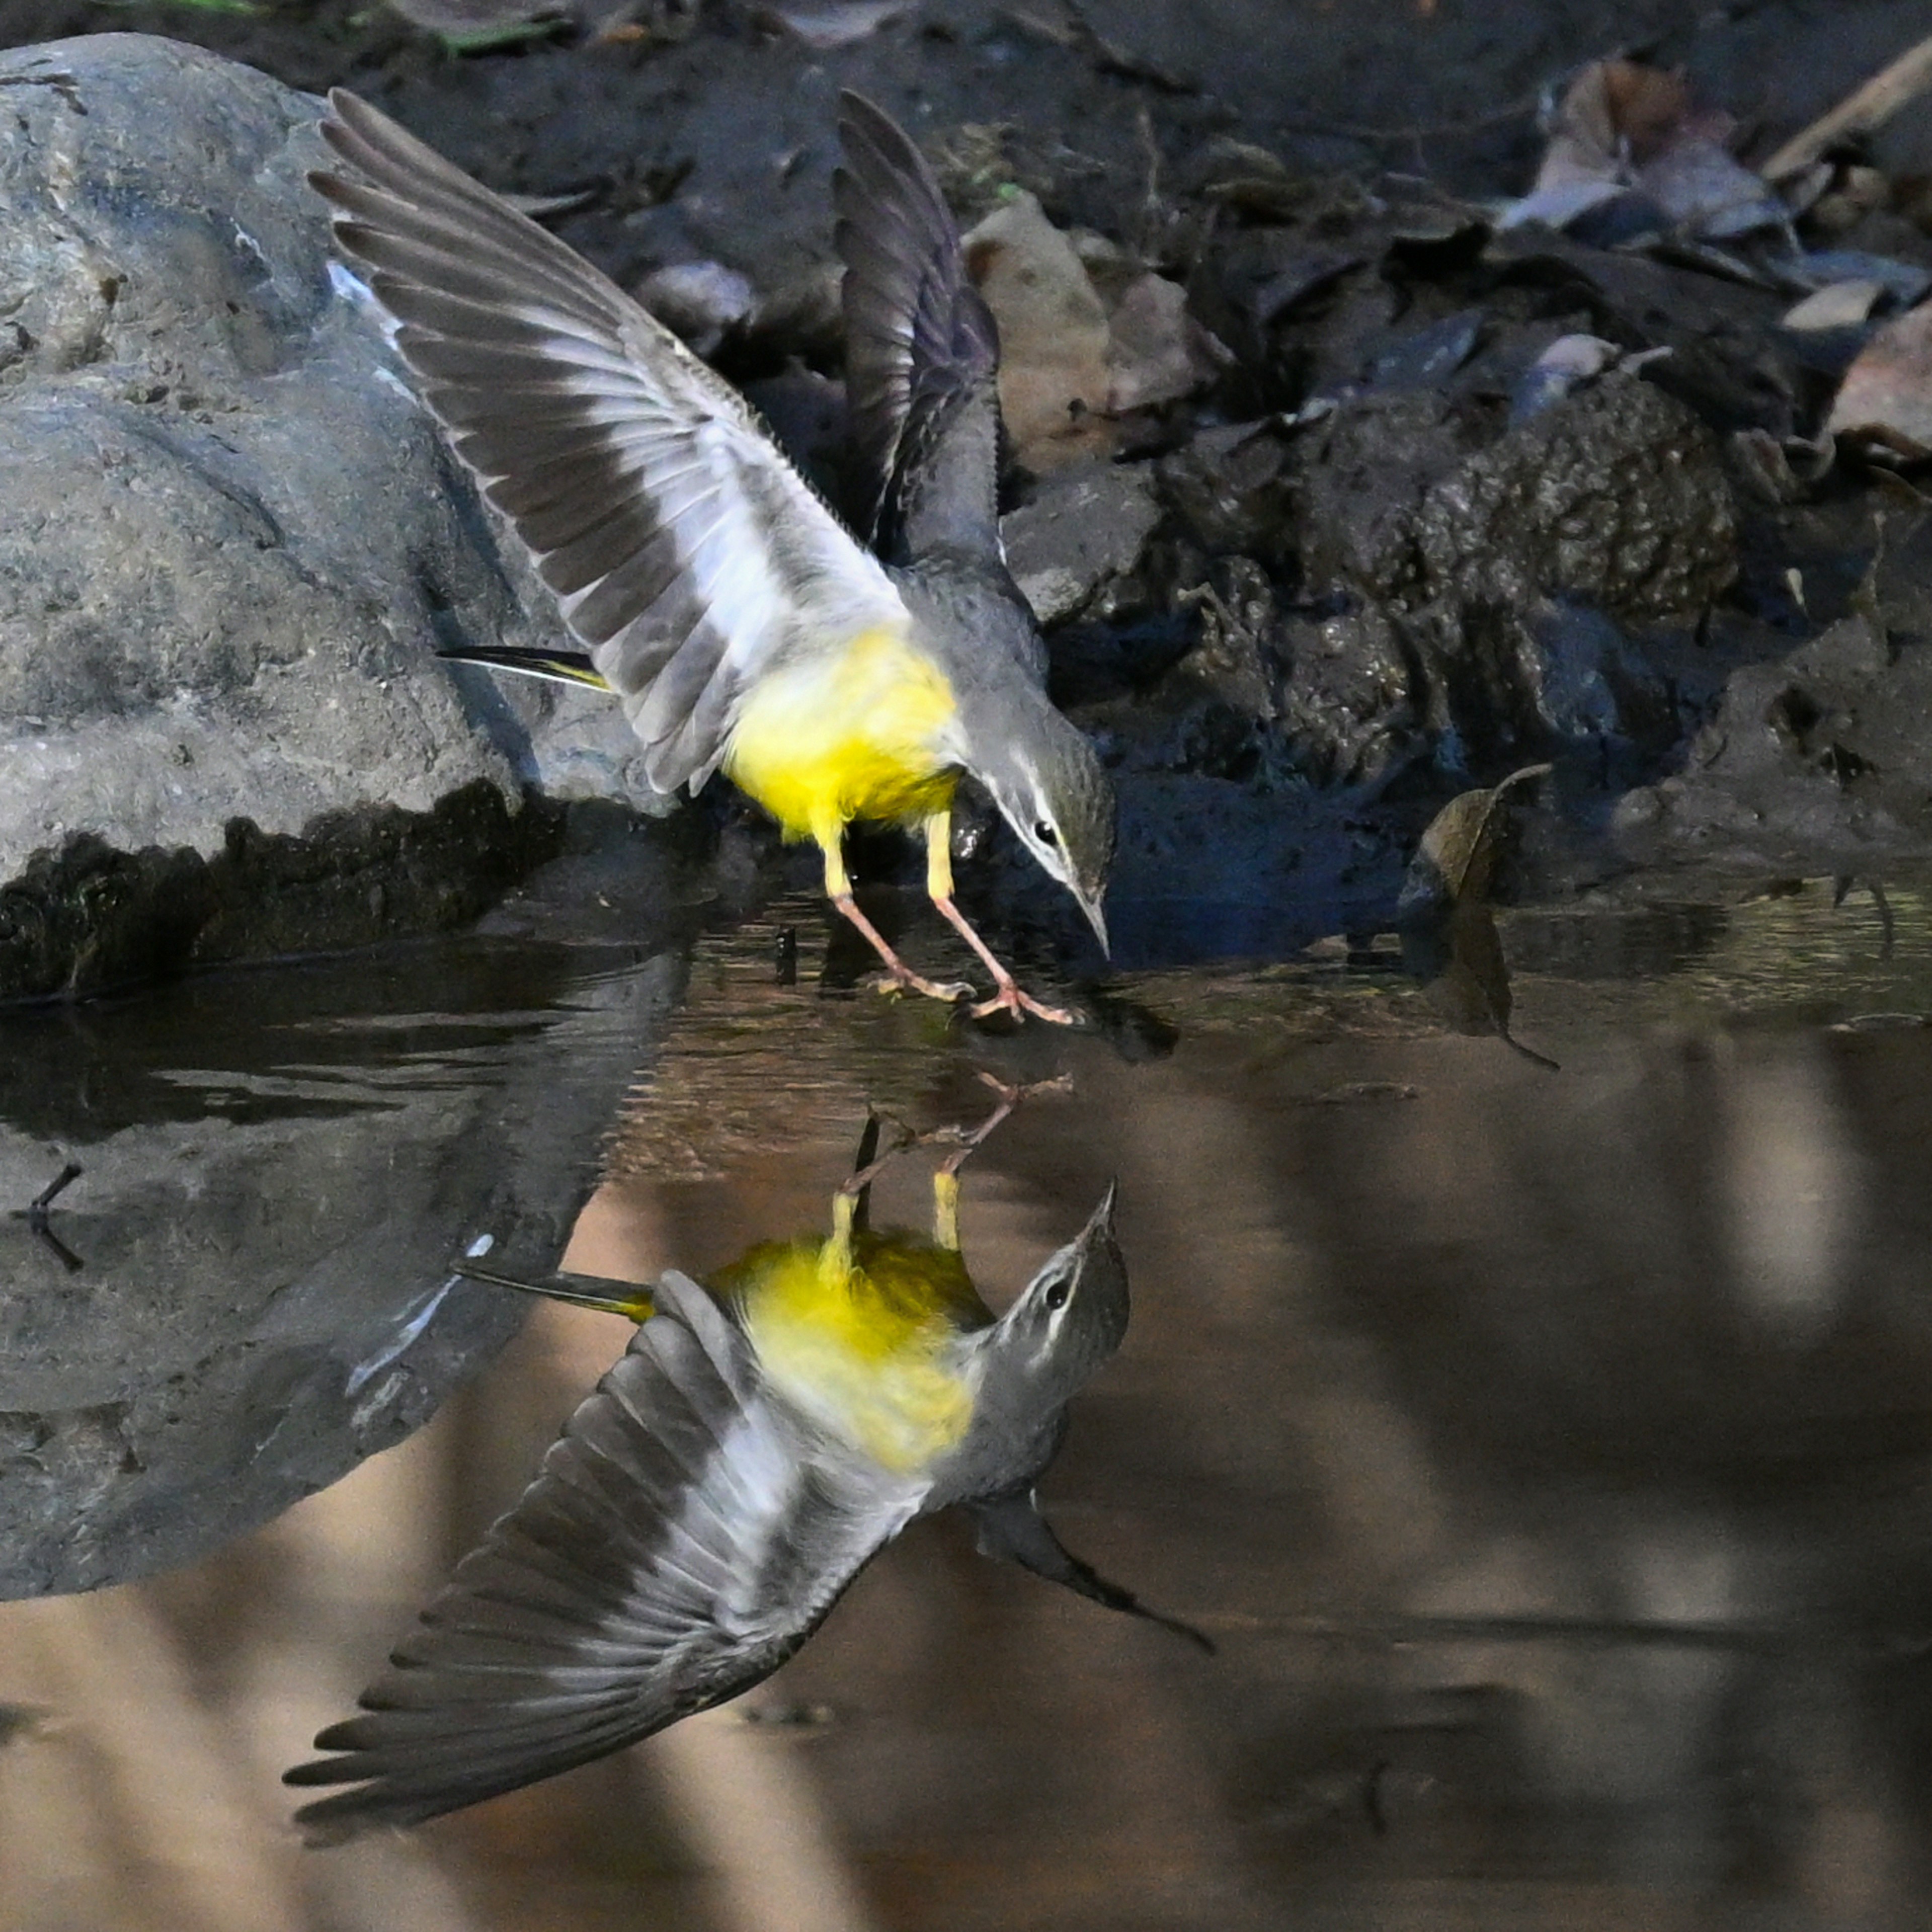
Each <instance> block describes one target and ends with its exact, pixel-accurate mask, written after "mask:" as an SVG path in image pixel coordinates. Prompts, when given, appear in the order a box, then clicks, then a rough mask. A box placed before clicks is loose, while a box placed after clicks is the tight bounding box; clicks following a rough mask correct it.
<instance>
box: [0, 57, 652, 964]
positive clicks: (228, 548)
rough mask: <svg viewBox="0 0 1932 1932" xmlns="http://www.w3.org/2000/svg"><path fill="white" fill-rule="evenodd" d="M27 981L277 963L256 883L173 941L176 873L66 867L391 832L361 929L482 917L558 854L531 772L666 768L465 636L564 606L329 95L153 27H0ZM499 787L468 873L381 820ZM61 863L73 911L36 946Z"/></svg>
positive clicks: (7, 502)
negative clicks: (530, 866) (404, 298)
mask: <svg viewBox="0 0 1932 1932" xmlns="http://www.w3.org/2000/svg"><path fill="white" fill-rule="evenodd" d="M0 86H4V89H5V94H4V98H5V102H6V104H7V113H6V115H5V117H4V118H0V203H4V205H5V207H6V208H7V221H6V222H5V224H4V226H0V317H4V318H5V321H4V322H3V323H0V471H4V473H5V475H6V477H7V489H6V491H5V493H4V496H0V998H5V997H8V996H16V995H23V994H26V995H37V994H45V993H48V992H58V991H63V990H65V991H70V992H75V991H86V990H89V989H91V988H92V987H93V986H96V985H98V984H101V983H104V977H105V976H104V973H103V971H102V970H101V967H102V962H103V960H104V959H106V958H108V957H110V956H111V957H113V959H117V960H118V961H119V962H121V965H123V966H124V967H126V968H130V969H131V970H135V971H139V970H140V969H141V968H142V966H143V965H150V964H156V963H160V962H166V963H170V964H180V963H184V962H191V961H196V960H208V959H227V958H234V957H237V956H245V955H246V954H247V953H248V951H249V950H250V949H251V947H254V946H257V944H260V942H261V941H262V940H263V937H264V935H263V932H261V930H260V926H259V922H251V921H250V920H248V919H245V918H242V919H236V918H234V917H232V916H231V917H229V918H228V919H226V920H225V921H218V920H217V919H216V918H215V913H216V911H217V910H219V909H220V907H222V906H223V905H224V904H225V905H226V907H227V908H228V910H229V912H230V913H233V910H235V907H236V904H237V902H238V898H240V897H245V896H246V894H245V891H244V889H243V885H242V880H240V878H239V876H231V877H229V879H228V880H227V882H226V883H227V890H226V897H225V898H224V897H223V892H219V891H217V892H211V893H203V894H202V895H201V897H202V902H203V903H204V904H205V905H206V907H207V908H208V918H207V919H205V920H204V921H203V922H202V924H201V925H200V926H194V924H193V920H192V919H189V918H187V911H188V910H189V908H188V905H187V901H186V900H185V899H184V898H182V897H181V895H179V894H178V893H177V894H175V895H174V897H173V898H172V911H173V914H174V926H175V930H174V932H173V933H172V937H171V938H169V940H168V941H167V943H166V944H149V943H148V942H149V941H151V940H153V939H154V933H153V932H152V930H151V926H150V925H149V924H148V923H146V922H145V921H146V919H147V914H146V913H145V912H144V911H143V910H142V907H141V905H140V904H137V903H136V901H139V900H140V898H141V895H138V894H136V895H132V896H131V897H130V895H121V898H119V900H118V901H117V902H116V917H118V920H119V923H118V925H117V924H115V923H114V922H113V921H112V920H110V923H109V925H108V926H107V927H103V926H101V924H100V923H99V922H98V920H97V919H95V918H94V916H93V915H92V911H91V910H90V902H89V901H88V900H87V899H86V895H77V893H75V892H63V889H62V886H60V884H59V883H58V882H60V881H62V880H71V878H73V877H80V876H85V877H94V876H97V875H98V869H99V867H98V860H99V859H100V858H101V855H102V854H103V853H105V854H107V855H118V856H121V857H123V858H127V857H131V856H133V855H142V856H141V858H140V863H141V865H145V867H146V868H148V871H151V872H157V873H158V874H169V873H170V871H171V870H172V871H173V872H175V873H178V872H180V871H181V868H183V867H184V866H185V867H186V868H187V872H188V873H190V874H191V873H192V872H193V869H194V868H193V862H196V861H199V862H200V863H201V864H202V865H214V866H217V867H219V866H220V865H222V864H223V862H224V857H225V855H231V853H232V848H233V844H234V843H235V838H236V832H235V831H234V828H235V827H236V825H237V823H238V822H239V823H245V826H247V827H250V828H252V830H253V833H258V834H260V835H266V836H267V837H269V838H287V839H296V840H299V841H304V843H305V844H308V845H312V846H314V847H317V849H318V850H338V849H341V848H343V847H356V846H358V845H360V847H362V856H361V859H359V861H358V862H351V863H349V864H347V865H344V866H343V867H342V868H341V874H342V879H343V886H342V889H341V891H340V892H338V893H336V894H335V895H334V898H333V899H332V901H330V903H329V907H328V911H329V928H330V932H329V937H330V938H331V939H332V940H339V939H342V938H352V939H353V938H375V937H380V936H383V935H387V934H390V933H393V932H397V931H398V930H402V929H406V928H407V926H409V925H410V923H411V922H413V921H419V920H420V921H423V922H427V923H428V924H430V925H431V926H434V925H436V924H439V923H445V922H448V920H449V919H450V918H451V917H452V916H468V914H469V913H472V912H473V911H474V910H475V909H476V907H477V905H478V903H480V902H482V901H487V898H488V896H489V895H490V893H491V892H493V891H494V890H495V889H499V887H500V884H501V883H502V875H503V874H505V872H506V871H507V872H508V873H511V874H514V871H517V869H519V868H521V867H522V866H523V865H526V864H527V863H528V862H529V861H530V859H532V858H533V857H535V856H541V851H542V850H544V849H545V844H544V840H543V839H542V838H540V837H539V838H535V840H534V841H533V840H532V827H531V826H529V825H526V824H521V823H519V821H520V820H523V818H525V817H526V815H527V814H526V813H525V811H524V795H525V789H526V787H529V786H532V785H535V784H547V785H549V786H550V787H552V788H553V789H554V790H556V791H558V792H559V793H564V794H566V795H568V794H571V793H577V794H582V793H595V794H599V795H604V796H613V795H614V796H633V795H634V793H635V791H636V789H637V787H636V783H635V774H634V766H633V762H632V761H633V754H634V747H633V746H632V745H630V744H629V743H628V742H627V741H628V739H629V733H628V730H625V728H624V727H623V724H622V719H621V718H620V717H619V716H618V715H617V714H616V710H615V707H613V706H601V705H598V704H597V703H595V702H594V701H592V700H586V699H583V698H574V699H571V700H567V704H566V706H562V707H560V706H559V705H558V704H557V703H556V702H555V701H554V700H552V699H551V698H550V697H548V696H547V695H545V694H544V693H543V692H542V691H541V690H540V689H539V688H535V687H532V688H531V689H529V691H514V692H513V691H499V690H498V689H497V688H496V685H495V684H494V683H493V681H492V680H490V679H489V678H488V677H487V676H486V675H484V674H482V673H475V672H472V671H463V672H462V673H452V669H451V667H449V666H447V665H446V664H443V663H440V662H439V661H437V657H436V655H435V652H436V651H437V647H438V646H439V645H441V644H449V643H461V642H490V643H511V644H527V645H535V646H543V645H546V644H554V643H556V642H558V641H559V640H560V634H559V629H558V627H557V625H556V619H555V616H554V614H553V609H552V607H550V604H548V601H547V598H546V597H545V595H544V593H543V592H542V591H541V588H540V587H539V586H537V585H535V583H534V581H533V580H532V578H531V577H530V576H529V574H528V573H527V571H526V570H525V568H523V565H522V563H521V560H520V559H519V558H518V557H517V556H516V555H515V554H514V551H513V550H512V549H511V547H509V546H508V545H506V544H504V543H503V542H502V541H499V537H498V535H497V533H496V530H495V529H494V527H493V525H492V523H491V522H490V520H489V519H488V517H487V515H486V514H485V513H484V511H483V510H482V508H481V505H480V504H479V502H478V499H477V498H476V497H475V495H474V493H472V491H471V490H470V488H469V485H468V484H467V482H466V481H465V480H464V479H463V478H462V477H461V476H460V474H459V473H458V470H457V466H455V463H453V462H452V459H451V458H450V457H449V455H448V454H447V452H446V451H445V450H444V449H443V446H442V445H441V443H440V440H439V439H438V437H437V434H436V433H435V431H434V428H433V427H432V425H431V422H430V421H429V419H428V417H427V416H425V413H424V412H423V411H422V409H421V407H420V406H419V404H417V403H416V401H415V400H414V399H413V396H412V395H411V394H410V391H409V390H408V389H407V386H406V385H405V384H404V383H403V382H402V381H401V379H400V377H398V374H397V370H396V366H395V362H394V359H393V357H392V355H391V353H390V352H389V349H388V347H387V345H386V343H385V341H384V340H383V335H382V332H381V330H380V327H379V326H378V324H377V320H376V319H375V317H374V314H372V312H371V310H370V308H368V304H367V302H366V299H358V297H359V294H360V293H361V292H360V291H359V289H358V287H357V285H356V284H354V283H353V281H352V280H351V279H350V278H347V276H346V275H344V273H343V272H342V271H341V269H338V268H336V267H335V266H333V265H332V261H331V259H330V254H329V234H328V225H327V221H326V211H325V210H324V209H323V206H322V205H321V203H320V201H319V200H318V199H317V197H316V196H314V194H313V193H312V192H311V190H309V188H308V186H307V184H306V182H305V179H304V175H305V171H306V170H307V169H308V168H310V167H311V166H316V165H317V164H319V163H320V162H321V161H322V160H323V159H324V158H325V157H324V151H323V148H322V146H321V143H320V140H319V139H318V138H317V136H316V134H315V133H314V121H315V119H316V117H317V112H318V104H317V103H316V102H315V101H313V100H312V99H311V98H308V97H307V96H305V95H299V94H296V93H294V92H291V91H290V90H289V89H286V88H284V87H282V86H280V85H278V83H275V82H274V81H272V80H269V79H267V78H266V77H264V76H263V75H261V74H257V73H256V72H254V71H252V70H251V69H249V68H244V67H241V66H238V65H234V64H233V63H231V62H226V61H223V60H221V59H219V58H216V57H215V56H213V55H208V54H205V53H202V52H199V51H198V50H196V49H193V48H190V47H187V46H181V45H179V44H177V43H174V42H172V41H168V40H157V39H153V38H149V37H145V36H141V35H136V34H101V35H96V36H92V37H86V38H84V39H79V40H70V41H63V42H56V43H51V44H49V45H46V46H39V47H33V48H27V49H21V50H19V51H17V52H12V53H10V54H6V55H0ZM519 682H524V681H522V680H519ZM478 788H481V789H483V790H487V791H489V792H490V793H493V794H494V796H495V798H496V801H497V803H496V808H495V809H494V811H490V810H487V809H484V810H482V811H476V812H472V814H471V816H472V823H471V827H470V829H471V830H472V833H477V832H487V838H484V840H483V841H482V843H481V844H479V845H472V846H470V847H467V848H465V847H463V844H462V842H461V841H456V840H444V841H440V848H439V851H438V855H437V856H438V857H439V858H440V859H441V860H443V861H446V862H448V863H449V865H450V867H451V868H452V869H451V870H450V871H449V872H448V873H447V874H446V877H445V878H444V879H443V882H442V883H443V885H445V886H446V887H447V888H448V889H447V890H446V891H443V892H422V891H412V890H408V889H399V888H400V887H401V886H403V885H404V883H405V882H404V878H403V877H402V875H401V874H396V873H395V872H394V871H393V869H391V870H386V869H385V867H384V865H383V864H382V863H381V862H380V859H381V854H380V853H374V854H373V855H372V853H371V850H370V849H369V848H370V847H371V844H372V841H371V826H372V824H373V823H375V822H376V821H377V820H380V821H381V822H382V823H383V824H385V825H386V826H388V827H389V832H391V833H392V834H393V835H394V836H393V837H391V838H389V839H388V841H387V842H388V844H389V847H391V848H392V849H401V846H403V845H407V844H409V842H410V841H409V839H408V838H407V834H406V832H404V831H403V830H401V829H400V828H401V826H404V825H406V824H407V823H413V822H418V821H422V820H425V819H426V818H427V817H428V816H430V815H431V814H434V813H435V812H436V811H438V810H439V809H440V808H444V807H446V804H447V802H448V801H449V800H450V799H452V798H454V797H457V796H469V797H471V798H472V801H473V799H474V797H475V792H476V790H478ZM245 835H246V834H245ZM432 842H435V841H432ZM384 843H385V840H384V838H381V837H378V838H374V841H373V844H374V845H376V846H382V845H383V844H384ZM418 856H419V858H420V857H421V856H422V854H421V853H420V851H419V853H418ZM316 869H317V874H318V877H319V876H320V874H322V873H324V872H326V871H327V869H328V868H327V867H326V866H320V867H318V868H316ZM230 871H231V874H232V873H233V868H232V867H231V868H230ZM30 872H32V873H34V875H35V877H37V880H38V883H37V886H34V887H33V888H32V889H31V892H30V893H29V896H30V897H31V898H34V899H35V900H36V901H37V902H43V901H47V900H48V898H49V895H51V896H52V902H53V909H54V911H55V913H57V914H58V916H55V917H54V918H53V919H52V921H51V925H50V922H49V919H46V918H44V917H43V918H41V919H39V920H38V921H37V924H36V931H37V934H38V938H37V939H36V940H35V941H34V944H31V945H30V946H28V947H27V949H26V953H22V952H21V950H20V947H19V946H18V944H13V945H10V944H9V933H8V921H7V918H6V916H5V913H4V907H5V904H6V901H7V893H8V892H9V890H10V883H9V882H13V884H15V885H17V884H18V883H20V881H22V880H23V879H24V878H26V876H27V875H28V874H29V873H30ZM416 883H417V884H421V883H422V876H421V874H420V872H419V873H418V874H416ZM110 896H111V895H110ZM148 896H149V897H150V898H151V897H152V896H153V895H148ZM191 896H192V895H190V897H191ZM322 896H323V898H327V897H328V895H326V894H324V895H322ZM161 900H162V901H163V904H165V903H166V901H167V900H168V895H166V894H163V895H161ZM283 923H284V927H286V925H287V922H286V921H284V922H283ZM13 925H14V926H16V927H17V926H19V925H20V919H19V918H18V917H16V918H15V919H14V920H13ZM52 927H58V928H60V929H62V932H65V933H66V935H67V937H66V938H65V939H62V940H61V941H58V943H55V941H52V940H51V939H49V932H50V930H51V929H52ZM284 936H286V935H284ZM14 937H15V938H16V940H17V938H18V935H17V934H16V935H14ZM297 941H298V943H299V941H300V935H297ZM49 946H52V949H53V950H52V953H49V950H48V949H49Z"/></svg>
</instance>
